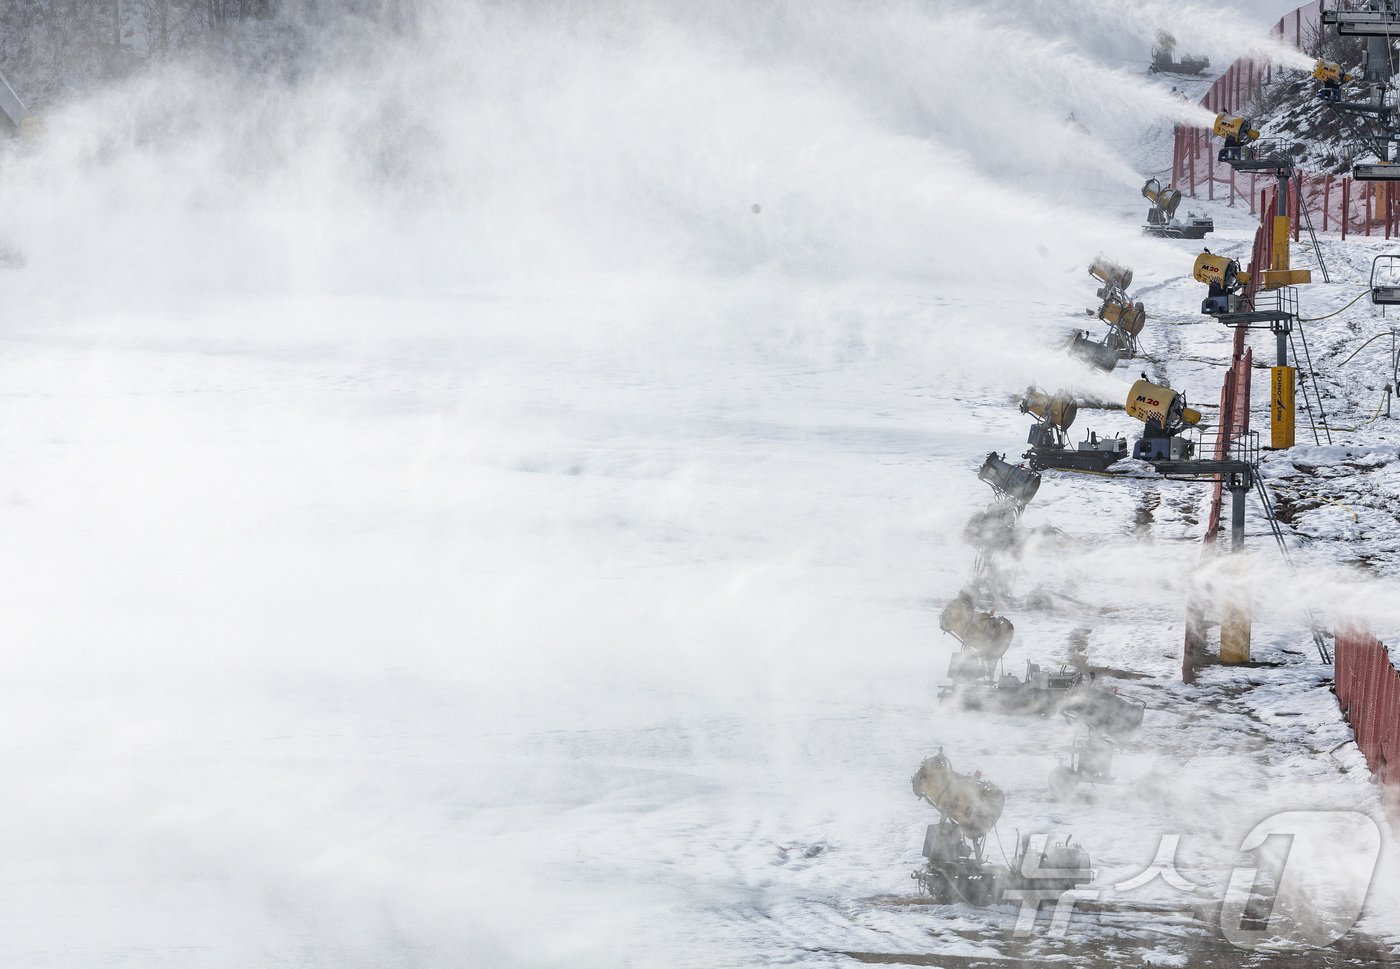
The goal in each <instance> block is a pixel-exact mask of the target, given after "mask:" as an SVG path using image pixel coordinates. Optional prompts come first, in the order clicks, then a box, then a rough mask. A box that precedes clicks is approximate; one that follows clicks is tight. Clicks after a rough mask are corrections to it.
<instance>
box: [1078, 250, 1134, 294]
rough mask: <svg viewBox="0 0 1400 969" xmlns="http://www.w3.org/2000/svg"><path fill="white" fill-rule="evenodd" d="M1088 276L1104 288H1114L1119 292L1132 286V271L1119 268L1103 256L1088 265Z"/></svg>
mask: <svg viewBox="0 0 1400 969" xmlns="http://www.w3.org/2000/svg"><path fill="white" fill-rule="evenodd" d="M1089 275H1090V276H1093V277H1094V278H1095V279H1097V280H1098V281H1099V282H1101V283H1103V284H1104V285H1106V286H1114V287H1117V288H1118V289H1120V290H1126V289H1127V288H1128V287H1129V286H1131V285H1132V284H1133V271H1132V270H1131V269H1128V268H1127V267H1125V266H1120V265H1118V264H1117V263H1116V262H1113V261H1112V260H1111V259H1107V258H1105V257H1104V256H1099V257H1098V258H1097V259H1095V260H1094V261H1093V262H1091V263H1089Z"/></svg>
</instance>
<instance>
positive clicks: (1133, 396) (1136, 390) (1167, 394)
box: [1125, 380, 1201, 429]
mask: <svg viewBox="0 0 1400 969" xmlns="http://www.w3.org/2000/svg"><path fill="white" fill-rule="evenodd" d="M1125 409H1126V410H1127V412H1128V416H1129V417H1135V418H1137V419H1138V420H1140V421H1142V422H1143V423H1144V424H1146V423H1147V422H1148V421H1150V420H1155V421H1156V422H1157V423H1158V424H1160V425H1161V426H1162V427H1164V428H1168V429H1170V428H1172V427H1174V426H1178V425H1181V424H1184V425H1187V426H1190V427H1194V426H1196V425H1197V424H1199V423H1200V422H1201V412H1200V411H1198V410H1194V409H1192V408H1190V407H1187V406H1186V398H1184V397H1182V396H1181V395H1180V394H1178V393H1177V392H1176V391H1174V390H1172V389H1171V388H1170V387H1163V386H1162V385H1161V384H1154V383H1153V382H1152V381H1150V380H1139V381H1138V382H1137V383H1135V384H1133V386H1132V389H1131V390H1129V391H1128V401H1127V404H1126V405H1125Z"/></svg>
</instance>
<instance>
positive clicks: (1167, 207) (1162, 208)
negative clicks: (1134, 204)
mask: <svg viewBox="0 0 1400 969" xmlns="http://www.w3.org/2000/svg"><path fill="white" fill-rule="evenodd" d="M1142 197H1143V198H1145V199H1147V201H1149V202H1151V203H1152V208H1151V209H1150V210H1148V213H1147V221H1148V222H1152V223H1157V224H1161V225H1165V224H1166V223H1168V222H1170V221H1171V218H1172V216H1174V215H1176V210H1177V208H1178V207H1179V206H1180V205H1181V190H1180V189H1176V188H1163V187H1162V183H1161V182H1160V181H1159V180H1158V179H1155V178H1149V179H1148V180H1147V182H1146V183H1145V184H1144V185H1143V186H1142Z"/></svg>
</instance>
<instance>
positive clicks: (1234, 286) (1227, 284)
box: [1191, 249, 1249, 316]
mask: <svg viewBox="0 0 1400 969" xmlns="http://www.w3.org/2000/svg"><path fill="white" fill-rule="evenodd" d="M1191 275H1192V276H1193V277H1195V280H1196V282H1198V283H1205V284H1206V287H1207V288H1206V298H1205V300H1204V301H1203V302H1202V303H1201V312H1202V313H1204V314H1206V315H1207V316H1228V315H1230V314H1231V313H1239V312H1242V311H1244V310H1246V309H1248V307H1247V306H1246V303H1247V302H1248V300H1247V298H1246V297H1245V295H1244V290H1245V287H1246V286H1248V285H1249V273H1247V272H1244V271H1242V270H1241V269H1240V264H1239V263H1238V262H1236V261H1235V260H1233V259H1231V258H1230V257H1228V256H1217V255H1215V253H1213V252H1211V251H1210V250H1209V249H1206V250H1205V251H1203V252H1202V253H1201V254H1200V255H1199V256H1197V257H1196V264H1195V266H1193V267H1192V269H1191Z"/></svg>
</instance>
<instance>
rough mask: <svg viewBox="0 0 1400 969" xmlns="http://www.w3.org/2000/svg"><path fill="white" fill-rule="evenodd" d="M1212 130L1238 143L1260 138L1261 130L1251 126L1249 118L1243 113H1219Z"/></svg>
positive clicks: (1241, 143) (1229, 140)
mask: <svg viewBox="0 0 1400 969" xmlns="http://www.w3.org/2000/svg"><path fill="white" fill-rule="evenodd" d="M1211 131H1213V132H1214V133H1215V134H1217V135H1219V136H1220V137H1222V138H1224V139H1225V140H1226V141H1227V142H1234V143H1235V144H1237V145H1247V144H1249V143H1250V142H1251V141H1258V140H1259V132H1258V131H1257V130H1255V129H1254V128H1252V127H1250V121H1249V119H1248V118H1246V117H1244V116H1243V115H1228V114H1217V115H1216V116H1215V124H1214V125H1213V126H1212V127H1211Z"/></svg>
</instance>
